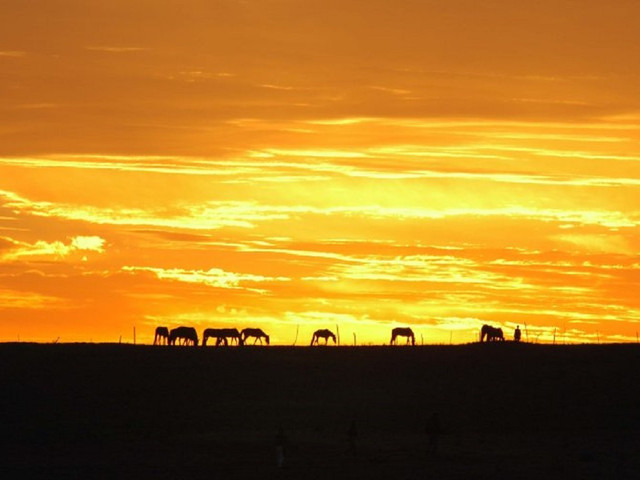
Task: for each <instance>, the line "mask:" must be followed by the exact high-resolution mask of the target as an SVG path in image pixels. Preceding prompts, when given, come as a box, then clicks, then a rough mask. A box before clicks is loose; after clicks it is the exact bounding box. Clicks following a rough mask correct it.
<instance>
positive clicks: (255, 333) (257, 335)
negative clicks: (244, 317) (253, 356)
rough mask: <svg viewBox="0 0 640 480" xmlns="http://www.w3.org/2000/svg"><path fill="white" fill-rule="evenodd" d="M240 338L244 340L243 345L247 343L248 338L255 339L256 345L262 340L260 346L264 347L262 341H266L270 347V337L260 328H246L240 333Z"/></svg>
mask: <svg viewBox="0 0 640 480" xmlns="http://www.w3.org/2000/svg"><path fill="white" fill-rule="evenodd" d="M240 337H241V338H242V342H243V343H247V338H249V337H253V338H254V341H253V344H254V345H255V344H256V343H257V342H258V340H260V345H262V339H264V340H265V341H266V342H267V345H269V335H267V334H266V333H264V332H263V331H262V330H260V329H259V328H245V329H244V330H242V331H241V332H240Z"/></svg>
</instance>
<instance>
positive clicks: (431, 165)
mask: <svg viewBox="0 0 640 480" xmlns="http://www.w3.org/2000/svg"><path fill="white" fill-rule="evenodd" d="M638 18H640V2H637V1H635V0H611V1H607V2H604V1H602V0H597V1H596V0H581V1H578V0H536V1H532V0H523V1H517V2H515V1H511V0H486V1H483V2H478V1H477V0H420V1H417V0H416V1H402V0H400V1H398V0H396V1H393V2H392V1H380V0H369V1H366V2H365V1H355V0H340V1H332V0H322V1H316V0H236V1H232V0H220V1H214V0H199V1H198V0H181V1H169V0H168V1H157V0H153V1H151V0H127V1H123V0H109V1H106V0H105V1H97V0H95V1H87V0H68V1H63V0H32V1H24V0H6V1H4V2H3V6H2V12H1V13H0V27H1V28H0V72H1V73H2V74H1V75H0V341H15V340H17V339H20V340H25V341H40V342H49V341H54V340H55V339H56V338H58V337H59V338H60V341H118V340H119V339H120V337H122V339H123V341H131V340H132V336H133V327H134V326H135V327H136V331H137V340H138V341H139V342H149V341H151V340H152V337H153V329H154V328H155V326H156V325H167V326H169V327H173V326H177V325H193V326H196V327H197V328H198V330H200V331H201V330H202V329H203V328H204V327H210V326H236V327H238V328H244V327H261V328H263V329H264V330H265V331H267V332H269V333H271V335H272V342H273V343H277V344H291V343H293V341H294V339H295V336H296V332H298V335H299V336H298V344H301V343H308V342H309V340H310V337H311V333H312V332H313V331H314V330H315V329H317V328H331V329H333V330H335V329H336V325H337V326H339V328H340V334H341V337H342V342H343V343H353V335H354V334H356V339H357V342H358V343H359V344H369V343H374V344H379V343H383V342H388V341H389V338H388V337H389V332H390V330H391V328H392V327H393V326H398V325H410V326H412V328H414V331H415V332H416V335H417V336H418V341H419V342H422V341H423V342H424V343H449V342H452V343H463V342H469V341H473V340H475V339H476V338H477V335H478V331H479V327H480V326H481V325H482V324H483V323H489V324H492V325H496V326H502V327H503V328H504V329H505V331H506V333H507V335H508V337H511V336H512V332H513V329H514V328H515V326H516V325H517V324H520V325H522V326H523V327H524V325H526V332H525V334H526V338H528V339H529V341H539V342H552V341H553V335H554V332H555V333H556V341H557V342H563V341H566V342H596V341H601V342H625V341H634V342H635V341H636V339H637V332H638V330H640V325H639V322H640V295H639V294H638V293H639V291H640V288H639V287H640V274H639V272H640V258H639V256H638V252H639V251H640V237H639V232H640V200H639V199H640V89H639V87H638V86H639V85H640V42H638V28H637V27H638Z"/></svg>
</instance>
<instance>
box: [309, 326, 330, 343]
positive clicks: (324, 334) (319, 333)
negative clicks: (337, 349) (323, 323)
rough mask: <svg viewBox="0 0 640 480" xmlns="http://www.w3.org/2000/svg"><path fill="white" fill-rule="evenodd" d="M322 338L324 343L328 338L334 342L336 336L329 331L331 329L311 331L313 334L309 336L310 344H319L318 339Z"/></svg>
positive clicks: (327, 341)
mask: <svg viewBox="0 0 640 480" xmlns="http://www.w3.org/2000/svg"><path fill="white" fill-rule="evenodd" d="M321 338H324V344H325V345H328V344H329V339H331V340H333V343H336V336H335V335H334V334H333V333H332V332H331V330H326V329H325V330H316V331H315V332H313V336H312V337H311V345H320V343H319V340H320V339H321Z"/></svg>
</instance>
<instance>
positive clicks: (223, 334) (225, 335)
mask: <svg viewBox="0 0 640 480" xmlns="http://www.w3.org/2000/svg"><path fill="white" fill-rule="evenodd" d="M209 338H215V339H216V347H218V346H220V345H225V346H227V345H229V340H231V343H233V342H234V341H235V342H236V344H237V345H244V341H243V340H242V337H241V336H240V332H238V329H237V328H206V329H205V330H204V332H203V333H202V346H203V347H206V346H207V339H209Z"/></svg>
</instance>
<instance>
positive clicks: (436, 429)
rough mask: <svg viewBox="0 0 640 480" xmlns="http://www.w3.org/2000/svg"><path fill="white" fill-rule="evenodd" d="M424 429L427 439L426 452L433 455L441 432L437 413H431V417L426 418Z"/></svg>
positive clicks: (436, 450)
mask: <svg viewBox="0 0 640 480" xmlns="http://www.w3.org/2000/svg"><path fill="white" fill-rule="evenodd" d="M424 431H425V433H426V434H427V437H428V439H429V445H428V447H427V453H428V454H429V455H435V454H436V453H437V452H438V442H439V441H440V435H441V434H442V425H441V424H440V417H438V414H437V413H434V414H432V415H431V418H429V420H427V425H426V427H425V429H424Z"/></svg>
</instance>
